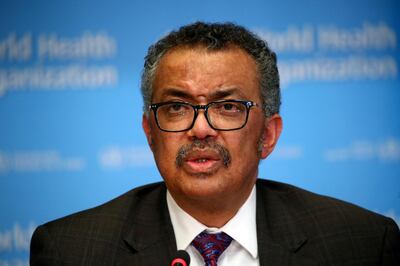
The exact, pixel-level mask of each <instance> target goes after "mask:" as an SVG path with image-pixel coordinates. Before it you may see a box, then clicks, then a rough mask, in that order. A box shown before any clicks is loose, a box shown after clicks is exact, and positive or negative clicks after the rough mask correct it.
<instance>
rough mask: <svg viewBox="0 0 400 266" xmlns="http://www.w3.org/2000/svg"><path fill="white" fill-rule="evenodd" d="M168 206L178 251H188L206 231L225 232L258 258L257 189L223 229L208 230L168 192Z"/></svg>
mask: <svg viewBox="0 0 400 266" xmlns="http://www.w3.org/2000/svg"><path fill="white" fill-rule="evenodd" d="M167 205H168V210H169V214H170V217H171V222H172V226H173V228H174V232H175V238H176V245H177V248H178V250H180V249H186V248H187V247H188V246H189V245H190V243H191V242H192V240H193V239H194V238H195V237H196V236H197V235H198V234H199V233H201V232H203V231H204V230H207V231H209V232H211V233H216V232H220V231H223V232H225V233H227V234H228V235H230V236H231V237H232V238H233V239H234V240H235V241H236V242H238V243H239V244H240V245H241V246H242V247H243V248H244V249H245V250H247V251H248V252H249V253H250V254H251V256H252V257H253V258H257V256H258V248H257V247H258V246H257V228H256V189H255V186H254V187H253V189H252V191H251V193H250V195H249V197H248V198H247V200H246V202H245V203H244V204H243V205H242V207H240V209H239V211H238V212H237V213H236V214H235V216H234V217H233V218H232V219H231V220H229V221H228V223H226V224H225V225H224V226H223V227H221V228H208V227H207V226H205V225H204V224H202V223H200V222H198V221H197V220H196V219H194V218H193V217H192V216H190V215H189V214H188V213H186V212H185V211H184V210H183V209H181V207H179V206H178V204H177V203H176V202H175V200H174V199H173V198H172V196H171V194H170V193H169V191H167Z"/></svg>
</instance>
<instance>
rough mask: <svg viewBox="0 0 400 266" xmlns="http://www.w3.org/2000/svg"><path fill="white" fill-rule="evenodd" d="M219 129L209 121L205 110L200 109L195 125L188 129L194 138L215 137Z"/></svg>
mask: <svg viewBox="0 0 400 266" xmlns="http://www.w3.org/2000/svg"><path fill="white" fill-rule="evenodd" d="M217 134H218V133H217V130H215V129H213V128H212V127H211V126H210V124H209V123H208V121H207V118H206V115H205V112H204V110H199V111H198V115H197V117H196V120H195V121H194V125H193V127H192V128H191V129H190V130H189V131H188V135H189V136H190V137H192V138H197V139H206V138H209V137H215V136H216V135H217Z"/></svg>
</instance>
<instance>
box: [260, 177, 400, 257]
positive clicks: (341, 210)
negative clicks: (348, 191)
mask: <svg viewBox="0 0 400 266" xmlns="http://www.w3.org/2000/svg"><path fill="white" fill-rule="evenodd" d="M257 204H258V205H260V206H261V208H262V210H261V211H260V210H259V206H257V211H258V212H259V213H261V215H262V216H264V218H263V219H264V220H263V221H264V224H266V225H268V226H269V228H272V230H273V231H276V232H279V233H277V234H275V235H274V236H273V237H274V238H285V237H287V235H288V234H292V235H302V236H304V237H305V239H308V240H307V243H308V244H307V245H306V247H305V248H304V249H302V250H303V252H307V250H309V251H310V254H311V253H312V252H313V250H314V251H318V252H319V253H320V254H325V255H326V254H328V255H329V254H331V255H332V256H331V257H332V258H337V259H333V260H337V261H340V260H344V258H346V257H347V259H348V260H349V261H352V260H354V261H356V258H359V259H360V260H362V259H366V261H369V259H371V258H374V260H376V261H377V260H379V259H380V260H381V261H382V262H384V261H397V262H398V260H399V259H400V254H399V253H400V232H399V228H398V226H397V225H396V223H395V222H394V221H393V220H392V219H390V218H388V217H385V216H382V215H380V214H377V213H374V212H372V211H369V210H367V209H364V208H362V207H359V206H356V205H354V204H351V203H348V202H345V201H342V200H339V199H335V198H332V197H328V196H323V195H319V194H316V193H312V192H310V191H307V190H304V189H301V188H298V187H295V186H292V185H288V184H284V183H280V182H275V181H269V180H261V179H260V180H257ZM288 232H289V233H288ZM278 234H279V236H278ZM285 235H286V236H285ZM325 255H324V256H325ZM328 255H326V256H328ZM321 256H322V255H321ZM328 257H329V256H328ZM339 258H341V259H339ZM371 260H372V259H371ZM388 265H391V264H388Z"/></svg>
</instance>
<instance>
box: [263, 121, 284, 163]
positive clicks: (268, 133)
mask: <svg viewBox="0 0 400 266" xmlns="http://www.w3.org/2000/svg"><path fill="white" fill-rule="evenodd" d="M281 132H282V118H281V116H280V115H279V114H274V115H272V116H271V117H269V118H267V119H266V120H265V123H264V133H263V139H262V149H261V158H262V159H265V158H267V156H268V155H270V154H271V152H272V151H273V150H274V148H275V145H276V143H277V142H278V139H279V136H280V135H281Z"/></svg>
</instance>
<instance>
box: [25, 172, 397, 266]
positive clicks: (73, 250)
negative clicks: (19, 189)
mask: <svg viewBox="0 0 400 266" xmlns="http://www.w3.org/2000/svg"><path fill="white" fill-rule="evenodd" d="M165 193H166V187H165V185H164V184H163V183H157V184H151V185H147V186H144V187H140V188H136V189H134V190H131V191H129V192H128V193H126V194H124V195H122V196H120V197H118V198H116V199H114V200H112V201H110V202H108V203H106V204H104V205H101V206H99V207H96V208H93V209H90V210H86V211H83V212H79V213H77V214H73V215H70V216H67V217H64V218H61V219H58V220H56V221H52V222H49V223H47V224H44V225H42V226H39V227H38V228H37V229H36V231H35V233H34V235H33V237H32V242H31V257H30V261H31V264H32V265H96V266H97V265H162V266H165V265H168V263H169V261H170V259H171V257H172V256H173V255H174V254H175V253H176V243H175V237H174V231H173V228H172V224H171V221H170V217H169V213H168V209H167V203H166V196H165ZM257 238H258V249H259V257H260V264H261V265H262V266H264V265H279V266H281V265H304V266H310V265H400V233H399V229H398V227H397V226H396V224H395V223H394V222H393V221H392V220H391V219H389V218H386V217H383V216H380V215H377V214H375V213H372V212H370V211H367V210H365V209H362V208H359V207H356V206H354V205H352V204H349V203H345V202H342V201H339V200H335V199H332V198H329V197H324V196H320V195H316V194H313V193H310V192H307V191H305V190H302V189H299V188H296V187H293V186H290V185H286V184H282V183H278V182H272V181H266V180H258V181H257Z"/></svg>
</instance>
